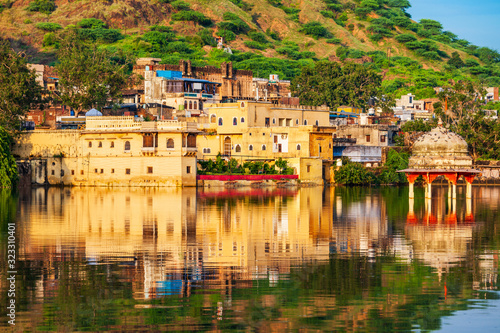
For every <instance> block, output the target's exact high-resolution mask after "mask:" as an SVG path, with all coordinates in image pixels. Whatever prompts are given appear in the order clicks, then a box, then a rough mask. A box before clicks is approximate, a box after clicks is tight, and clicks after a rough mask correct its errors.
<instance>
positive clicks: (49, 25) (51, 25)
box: [36, 22, 62, 31]
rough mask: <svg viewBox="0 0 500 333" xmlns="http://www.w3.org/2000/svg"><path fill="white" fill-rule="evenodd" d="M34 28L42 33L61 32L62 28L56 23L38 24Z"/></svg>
mask: <svg viewBox="0 0 500 333" xmlns="http://www.w3.org/2000/svg"><path fill="white" fill-rule="evenodd" d="M36 27H37V28H38V29H40V30H43V31H57V30H61V29H62V27H61V25H60V24H58V23H50V22H40V23H37V24H36Z"/></svg>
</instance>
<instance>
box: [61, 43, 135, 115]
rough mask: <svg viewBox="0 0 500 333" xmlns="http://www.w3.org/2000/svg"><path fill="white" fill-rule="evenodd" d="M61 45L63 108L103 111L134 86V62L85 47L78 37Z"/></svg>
mask: <svg viewBox="0 0 500 333" xmlns="http://www.w3.org/2000/svg"><path fill="white" fill-rule="evenodd" d="M60 45H61V46H60V48H59V51H58V58H59V63H58V64H57V66H56V71H57V73H58V75H59V90H60V93H61V94H60V98H61V102H62V103H63V104H65V105H68V106H70V107H72V108H74V109H75V110H78V111H81V110H88V109H90V108H100V107H102V106H105V105H107V104H109V103H112V102H115V101H117V100H118V99H119V98H120V97H121V90H122V89H124V88H125V87H126V86H127V85H128V84H129V83H130V82H129V80H130V75H129V73H128V68H129V65H130V64H131V60H130V59H128V58H127V57H124V56H122V55H118V54H114V53H112V52H111V51H108V50H105V49H99V48H98V47H97V45H96V44H87V43H84V42H82V41H81V40H79V39H78V38H76V36H75V35H74V34H69V35H67V36H66V37H65V38H64V39H63V40H62V41H61V44H60ZM117 59H119V60H117Z"/></svg>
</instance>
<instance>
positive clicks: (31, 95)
mask: <svg viewBox="0 0 500 333" xmlns="http://www.w3.org/2000/svg"><path fill="white" fill-rule="evenodd" d="M42 92H43V88H42V87H41V86H40V85H39V84H38V83H37V82H36V73H35V71H34V70H30V69H29V68H28V66H27V64H26V61H25V59H24V57H22V56H21V54H18V53H16V52H14V51H13V50H12V49H11V47H10V43H9V42H8V41H2V40H0V126H1V127H3V128H4V129H5V130H7V131H8V132H9V133H13V132H15V131H17V130H19V125H20V123H21V120H22V118H23V117H24V115H25V114H26V112H28V111H29V110H30V109H31V108H36V107H40V106H43V99H42Z"/></svg>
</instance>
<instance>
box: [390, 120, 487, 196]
mask: <svg viewBox="0 0 500 333" xmlns="http://www.w3.org/2000/svg"><path fill="white" fill-rule="evenodd" d="M399 172H404V173H405V174H406V177H407V178H408V182H409V183H410V193H409V196H410V199H412V198H414V196H415V195H414V192H413V184H414V183H415V180H416V179H417V178H418V176H422V177H423V178H424V180H425V181H426V182H427V188H426V198H431V196H432V195H431V189H432V188H431V184H432V182H433V181H434V180H435V179H436V178H437V177H438V176H444V177H445V178H446V179H447V180H448V182H449V183H450V184H451V185H452V191H451V196H452V197H453V198H456V196H457V180H458V179H460V177H464V179H465V181H466V182H467V191H466V193H467V194H466V195H467V198H468V199H469V198H471V197H472V186H471V184H472V181H473V180H474V177H475V176H476V175H477V174H480V173H481V172H480V171H478V170H475V169H473V168H472V157H471V156H470V155H469V151H468V149H467V142H465V140H464V139H463V138H462V137H461V136H460V135H458V134H455V133H453V132H451V131H449V130H447V129H446V128H443V127H442V122H441V121H439V125H438V127H436V128H434V129H432V130H431V131H430V132H428V133H426V134H424V135H422V136H421V137H420V138H418V139H417V140H416V141H415V143H414V145H413V152H412V156H411V157H410V160H409V163H408V169H405V170H400V171H399ZM450 190H451V189H450Z"/></svg>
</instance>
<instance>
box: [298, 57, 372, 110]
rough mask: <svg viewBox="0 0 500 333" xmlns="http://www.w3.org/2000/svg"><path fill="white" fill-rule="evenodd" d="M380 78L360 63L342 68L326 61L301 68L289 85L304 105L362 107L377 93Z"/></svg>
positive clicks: (348, 64) (349, 64)
mask: <svg viewBox="0 0 500 333" xmlns="http://www.w3.org/2000/svg"><path fill="white" fill-rule="evenodd" d="M381 83H382V78H381V76H380V75H378V74H377V73H375V72H374V71H373V70H371V69H368V68H366V67H365V66H363V65H358V64H354V63H347V64H345V65H344V66H343V67H341V66H340V65H339V64H337V63H334V62H329V61H320V62H317V63H316V64H315V65H314V66H313V67H304V68H303V69H302V72H301V74H300V75H299V76H297V77H296V78H295V79H294V80H293V81H292V84H291V90H292V92H293V93H294V95H295V96H297V97H299V98H300V101H301V103H304V104H306V105H323V104H325V105H328V106H329V107H331V108H336V107H339V106H341V105H351V106H357V107H365V106H366V104H367V102H368V100H369V99H370V98H371V97H379V96H380V88H381Z"/></svg>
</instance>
